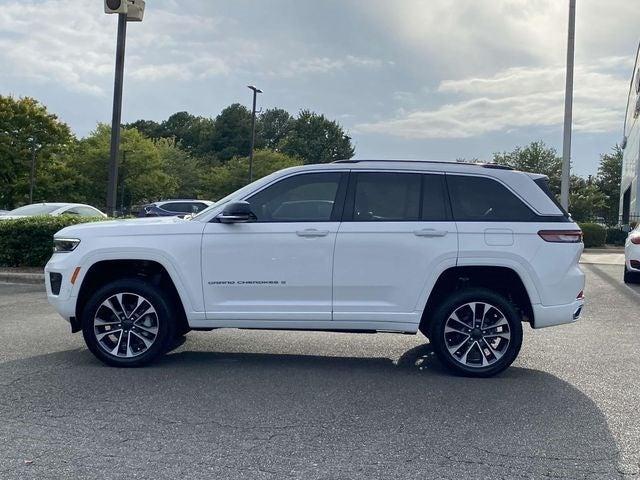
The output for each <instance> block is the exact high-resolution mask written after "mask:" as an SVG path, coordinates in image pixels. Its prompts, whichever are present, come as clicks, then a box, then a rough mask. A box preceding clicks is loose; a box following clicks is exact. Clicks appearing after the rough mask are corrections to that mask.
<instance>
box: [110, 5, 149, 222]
mask: <svg viewBox="0 0 640 480" xmlns="http://www.w3.org/2000/svg"><path fill="white" fill-rule="evenodd" d="M144 7H145V2H144V0H104V12H105V13H109V14H117V15H118V41H117V45H116V74H115V81H114V86H113V115H112V117H111V151H110V155H109V183H108V184H107V213H108V214H109V215H113V213H114V211H115V209H116V201H117V199H116V188H117V184H118V150H119V148H120V120H121V118H122V80H123V77H124V50H125V43H126V38H127V22H141V21H142V18H143V17H144Z"/></svg>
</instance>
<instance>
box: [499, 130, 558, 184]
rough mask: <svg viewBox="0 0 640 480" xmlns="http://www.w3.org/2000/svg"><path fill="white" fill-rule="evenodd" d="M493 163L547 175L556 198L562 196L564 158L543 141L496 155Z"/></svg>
mask: <svg viewBox="0 0 640 480" xmlns="http://www.w3.org/2000/svg"><path fill="white" fill-rule="evenodd" d="M493 161H494V162H495V163H497V164H499V165H506V166H507V167H511V168H514V169H516V170H522V171H523V172H531V173H542V174H543V175H547V176H548V177H549V188H550V189H551V191H552V192H553V193H554V194H555V195H556V196H559V195H560V183H561V179H562V158H560V157H559V156H558V152H556V149H555V148H553V147H549V146H547V145H546V144H545V143H544V142H543V141H542V140H540V141H537V142H531V143H530V144H529V145H527V146H526V147H524V148H523V147H520V146H518V147H516V148H515V149H514V150H513V151H511V152H502V153H494V154H493Z"/></svg>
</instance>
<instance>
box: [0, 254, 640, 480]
mask: <svg viewBox="0 0 640 480" xmlns="http://www.w3.org/2000/svg"><path fill="white" fill-rule="evenodd" d="M583 268H584V270H585V272H586V273H587V276H588V278H587V289H586V294H587V307H586V309H585V312H584V316H583V318H582V319H581V320H580V321H579V322H578V323H576V324H573V325H565V326H561V327H555V328H549V329H545V330H539V331H533V330H531V329H530V328H528V327H526V328H525V339H524V345H523V349H522V352H521V354H520V357H519V358H518V360H516V362H515V364H514V365H513V366H512V367H511V368H510V369H508V370H507V371H506V372H504V373H503V374H501V375H500V376H498V377H495V378H491V379H469V378H460V377H455V376H451V375H450V374H449V373H448V372H446V371H445V370H443V368H442V367H441V366H440V364H439V363H438V362H437V360H436V359H434V358H433V355H432V352H431V350H430V348H429V345H428V344H427V342H426V340H425V339H424V337H422V336H421V335H416V336H405V335H392V334H375V335H370V334H364V335H355V334H335V333H310V332H309V333H306V332H266V331H240V330H220V331H214V332H208V333H205V332H192V333H190V334H189V335H188V336H187V341H186V342H185V343H184V344H183V345H182V346H180V347H179V348H177V349H176V350H174V351H173V352H172V353H170V354H169V355H168V356H166V357H165V358H164V359H163V360H162V361H160V362H158V363H156V364H154V365H152V366H150V367H147V368H142V369H115V368H109V367H105V366H103V365H102V364H101V363H99V362H98V361H97V360H96V359H94V357H93V356H92V355H91V354H90V353H89V352H88V351H87V349H86V348H85V347H84V344H83V341H82V336H81V335H80V334H76V335H71V334H70V333H69V329H68V325H66V324H65V323H64V321H63V320H62V319H60V318H59V317H58V316H57V314H56V313H55V312H54V311H53V309H52V308H51V307H50V306H49V305H48V304H47V302H46V299H45V297H44V292H43V290H42V288H41V287H39V286H28V285H10V284H0V419H1V421H0V478H2V479H14V478H20V479H22V478H24V479H32V478H33V479H36V478H37V479H41V478H56V479H60V478H69V479H71V478H73V479H76V478H91V479H97V478H104V479H130V478H149V479H164V478H167V479H169V478H185V479H191V478H198V479H199V478H212V479H213V478H215V479H240V478H244V479H272V478H276V479H279V478H299V479H359V478H363V479H364V478H367V479H372V478H382V479H393V478H402V479H429V478H433V479H461V478H464V479H485V478H491V479H494V478H495V479H499V478H532V479H534V478H535V479H537V478H543V477H552V478H566V479H572V480H577V479H610V478H611V479H614V478H626V479H638V478H640V349H639V348H638V345H640V328H639V327H640V315H638V312H639V310H640V308H639V307H640V287H631V288H630V287H627V286H625V285H624V284H623V283H622V281H621V279H622V267H621V266H619V265H609V264H598V263H597V262H596V263H590V264H585V265H583Z"/></svg>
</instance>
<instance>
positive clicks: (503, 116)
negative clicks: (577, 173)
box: [355, 57, 633, 139]
mask: <svg viewBox="0 0 640 480" xmlns="http://www.w3.org/2000/svg"><path fill="white" fill-rule="evenodd" d="M630 58H631V57H629V58H627V57H624V58H620V57H617V58H613V59H612V58H605V59H603V60H602V61H601V62H598V63H597V64H595V65H591V66H578V67H577V68H576V72H575V92H574V128H575V130H576V131H581V132H589V133H601V132H610V131H615V130H619V129H620V128H621V122H622V117H623V113H624V105H625V99H626V94H627V89H628V79H627V78H626V76H621V75H620V74H619V73H616V72H614V71H610V70H608V69H607V68H605V67H607V66H609V67H611V66H612V65H613V66H619V65H620V64H625V65H628V64H629V60H630ZM632 61H633V59H632V58H631V62H632ZM564 79H565V71H564V67H563V66H557V67H518V68H508V69H505V70H502V71H500V72H498V73H497V74H495V75H492V76H487V77H467V78H463V79H460V80H444V81H442V82H441V83H440V85H439V87H438V92H439V93H440V94H441V95H449V96H451V95H453V96H457V97H462V98H460V99H458V100H457V101H454V102H448V103H445V104H444V105H440V106H438V107H435V108H432V109H420V110H413V111H409V112H405V111H402V110H401V111H400V112H399V113H398V115H396V116H395V117H394V118H390V119H385V120H380V121H377V122H372V123H362V124H359V125H357V126H356V127H355V128H356V131H359V132H366V133H386V134H389V135H395V136H400V137H404V138H414V139H430V138H431V139H432V138H468V137H475V136H481V135H483V134H486V133H491V132H500V131H509V130H511V129H516V128H529V127H550V126H557V125H560V124H561V123H562V120H563V113H564V110H563V107H564Z"/></svg>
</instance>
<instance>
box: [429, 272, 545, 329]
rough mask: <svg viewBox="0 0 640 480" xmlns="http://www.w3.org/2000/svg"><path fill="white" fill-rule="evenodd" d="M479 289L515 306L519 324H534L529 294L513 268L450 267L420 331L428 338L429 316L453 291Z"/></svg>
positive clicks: (435, 288)
mask: <svg viewBox="0 0 640 480" xmlns="http://www.w3.org/2000/svg"><path fill="white" fill-rule="evenodd" d="M470 287H482V288H487V289H490V290H492V291H495V292H497V293H499V294H501V295H503V296H504V297H505V298H507V299H508V300H509V301H510V302H511V303H513V304H514V306H515V307H516V309H517V310H518V312H519V313H520V314H521V315H522V321H523V322H527V323H529V324H531V325H533V324H534V314H533V307H532V302H531V295H530V293H529V291H528V289H527V287H526V285H525V282H524V281H523V280H522V278H521V276H520V274H519V273H518V272H517V271H515V270H514V269H513V268H510V267H506V266H495V265H467V266H456V267H450V268H448V269H446V270H445V271H443V272H442V273H441V274H440V276H439V277H438V279H437V280H436V282H435V284H434V286H433V288H432V289H431V292H430V294H429V298H428V299H427V302H426V305H425V307H424V309H423V312H422V316H421V318H420V331H421V332H423V333H424V334H425V335H427V336H428V331H429V327H430V321H431V316H432V314H433V313H434V311H435V309H436V308H437V307H438V305H440V303H441V302H442V301H443V300H444V299H445V298H447V297H448V296H449V295H450V294H451V293H452V292H455V291H458V290H460V289H464V288H470Z"/></svg>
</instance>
